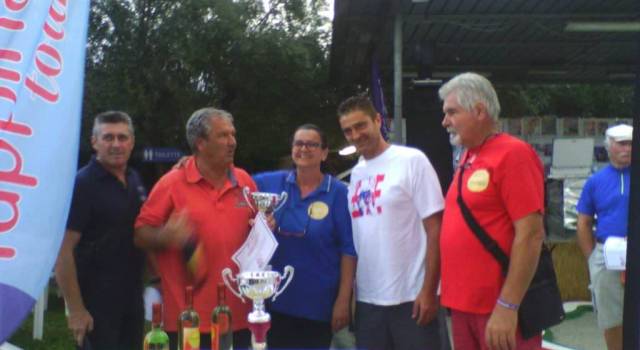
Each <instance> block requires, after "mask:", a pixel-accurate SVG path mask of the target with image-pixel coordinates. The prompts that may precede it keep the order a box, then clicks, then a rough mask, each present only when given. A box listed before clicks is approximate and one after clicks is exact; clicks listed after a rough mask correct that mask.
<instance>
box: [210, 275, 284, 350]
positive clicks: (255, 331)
mask: <svg viewBox="0 0 640 350" xmlns="http://www.w3.org/2000/svg"><path fill="white" fill-rule="evenodd" d="M292 278H293V267H292V266H289V265H287V266H285V267H284V273H283V274H282V275H280V273H279V272H277V271H271V270H269V271H245V272H241V273H239V274H238V275H237V276H236V277H235V278H234V277H233V272H232V271H231V269H230V268H226V269H224V270H222V280H223V281H224V284H225V285H226V286H227V287H228V288H229V289H230V290H231V292H232V293H233V294H235V295H236V296H237V297H238V298H240V300H242V301H243V302H244V301H245V300H244V297H247V298H249V299H251V300H252V301H253V310H252V311H251V312H250V313H249V315H248V316H247V320H248V321H249V329H250V330H251V334H252V339H253V348H254V350H257V349H266V346H267V331H268V330H269V327H270V325H271V316H270V315H269V313H268V312H266V311H265V310H264V300H265V299H269V298H272V300H276V298H277V297H278V295H280V294H282V292H283V291H284V290H285V288H287V286H288V285H289V283H290V282H291V279H292ZM282 281H284V284H282ZM281 284H282V288H280V285H281ZM233 285H237V286H238V288H237V290H236V288H234V287H233Z"/></svg>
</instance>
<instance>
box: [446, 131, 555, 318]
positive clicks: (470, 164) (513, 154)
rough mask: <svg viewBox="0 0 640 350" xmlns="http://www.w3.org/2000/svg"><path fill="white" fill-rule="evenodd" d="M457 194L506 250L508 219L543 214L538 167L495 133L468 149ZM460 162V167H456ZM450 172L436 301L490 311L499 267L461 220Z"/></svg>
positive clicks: (520, 145) (529, 154)
mask: <svg viewBox="0 0 640 350" xmlns="http://www.w3.org/2000/svg"><path fill="white" fill-rule="evenodd" d="M461 163H464V164H466V165H465V166H466V168H465V171H464V176H463V179H462V197H463V199H464V201H465V203H466V204H467V206H468V207H469V209H470V210H471V212H472V213H473V216H474V217H475V219H476V220H477V221H478V223H479V224H480V226H482V227H483V228H484V230H485V231H486V232H487V233H488V234H489V235H490V236H491V237H492V238H493V239H494V240H496V241H497V242H498V245H499V246H500V248H501V249H502V250H503V251H504V252H505V253H507V255H510V254H511V245H512V244H513V239H514V236H515V228H514V222H515V221H517V220H518V219H521V218H523V217H525V216H527V215H529V214H532V213H535V212H540V213H543V212H544V190H543V168H542V163H541V162H540V159H539V157H538V155H537V154H536V153H535V151H534V150H533V148H532V147H531V146H529V145H528V144H526V143H525V142H523V141H521V140H519V139H517V138H515V137H513V136H510V135H507V134H503V133H501V134H498V135H496V136H494V137H492V138H490V139H488V140H487V141H486V142H485V143H484V144H483V145H481V146H479V147H476V148H473V149H469V150H468V151H467V152H466V153H465V154H464V155H463V157H462V160H461ZM461 166H462V165H461ZM459 175H460V171H459V170H458V172H456V175H455V176H454V179H453V182H452V183H451V186H450V187H449V191H448V192H447V196H446V199H445V210H444V214H443V219H442V231H441V237H440V249H441V252H440V254H441V259H442V260H441V272H442V276H441V279H442V287H441V288H442V289H441V293H442V296H441V301H442V304H443V305H445V306H447V307H450V308H453V309H455V310H459V311H464V312H470V313H478V314H485V313H490V312H491V311H492V310H493V308H494V306H495V303H496V300H497V298H498V296H499V293H500V290H501V289H502V285H503V283H504V278H503V276H502V273H501V270H500V265H499V264H498V262H497V261H496V260H495V258H494V257H493V256H492V255H491V254H490V253H489V252H487V251H486V249H485V248H484V247H483V246H482V244H481V243H480V241H479V240H478V239H477V238H476V236H475V235H474V234H473V232H472V231H471V230H470V229H469V226H468V225H467V223H466V222H465V220H464V218H463V217H462V214H461V212H460V208H459V206H458V203H457V202H456V198H457V196H458V177H459Z"/></svg>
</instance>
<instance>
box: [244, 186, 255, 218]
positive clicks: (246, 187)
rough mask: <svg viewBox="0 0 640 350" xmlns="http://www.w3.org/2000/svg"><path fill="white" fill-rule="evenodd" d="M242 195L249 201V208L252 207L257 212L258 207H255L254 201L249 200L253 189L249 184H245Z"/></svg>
mask: <svg viewBox="0 0 640 350" xmlns="http://www.w3.org/2000/svg"><path fill="white" fill-rule="evenodd" d="M242 195H243V196H244V200H245V201H247V204H248V205H249V208H251V209H252V210H253V211H254V212H255V211H256V208H254V207H253V201H251V200H249V197H251V189H250V188H249V186H244V187H243V188H242Z"/></svg>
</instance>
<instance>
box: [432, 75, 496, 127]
mask: <svg viewBox="0 0 640 350" xmlns="http://www.w3.org/2000/svg"><path fill="white" fill-rule="evenodd" d="M452 93H455V94H456V97H457V99H458V103H459V104H460V105H461V106H462V107H463V108H464V109H465V110H467V111H470V110H472V109H473V107H474V106H475V104H476V103H478V102H482V103H483V104H484V105H485V107H486V108H487V113H488V114H489V116H490V117H491V118H492V119H493V120H494V121H498V118H499V117H500V101H498V94H496V90H495V89H494V88H493V85H491V82H490V81H489V80H488V79H487V78H485V77H483V76H482V75H480V74H477V73H471V72H470V73H462V74H459V75H456V76H455V77H454V78H453V79H451V80H449V81H448V82H447V83H446V84H444V85H443V86H442V87H441V88H440V90H438V95H440V99H441V100H443V101H444V100H445V99H446V98H447V96H449V95H450V94H452Z"/></svg>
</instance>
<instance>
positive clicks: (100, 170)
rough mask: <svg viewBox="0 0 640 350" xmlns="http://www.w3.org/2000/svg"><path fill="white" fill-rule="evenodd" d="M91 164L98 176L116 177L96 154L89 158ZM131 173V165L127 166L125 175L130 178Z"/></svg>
mask: <svg viewBox="0 0 640 350" xmlns="http://www.w3.org/2000/svg"><path fill="white" fill-rule="evenodd" d="M89 165H90V166H91V167H92V168H93V171H94V172H95V174H96V175H97V177H98V178H105V177H112V178H115V176H114V175H113V174H112V173H110V172H109V171H108V170H107V169H106V168H105V167H104V165H102V163H100V162H99V161H98V159H97V158H96V155H95V154H94V155H92V156H91V159H90V160H89ZM130 173H131V170H130V169H129V167H127V169H126V170H125V173H124V174H125V177H127V178H128V177H129V174H130Z"/></svg>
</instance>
